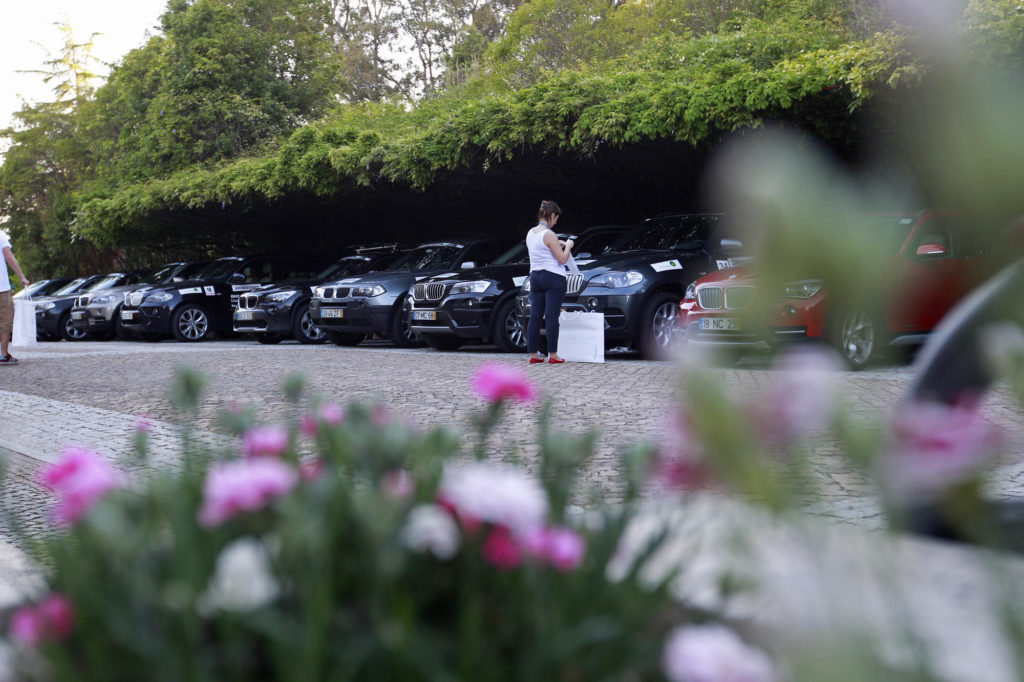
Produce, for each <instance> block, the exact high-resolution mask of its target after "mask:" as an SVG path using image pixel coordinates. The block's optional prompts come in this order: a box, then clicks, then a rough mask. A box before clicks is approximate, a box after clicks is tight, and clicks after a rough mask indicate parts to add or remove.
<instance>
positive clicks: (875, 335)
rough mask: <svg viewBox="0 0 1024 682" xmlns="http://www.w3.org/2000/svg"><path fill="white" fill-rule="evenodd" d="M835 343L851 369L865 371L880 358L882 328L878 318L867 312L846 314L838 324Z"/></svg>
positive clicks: (834, 335)
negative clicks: (872, 362) (873, 361)
mask: <svg viewBox="0 0 1024 682" xmlns="http://www.w3.org/2000/svg"><path fill="white" fill-rule="evenodd" d="M833 342H834V344H835V346H836V348H838V349H839V354H840V355H842V356H843V360H845V361H846V364H847V365H848V366H849V367H850V369H855V370H859V369H864V368H865V367H867V366H868V365H869V364H870V363H871V361H872V360H875V359H877V358H878V355H879V351H880V349H881V346H882V327H881V325H880V324H879V322H878V318H877V317H876V316H875V315H873V314H871V313H870V312H867V311H865V310H859V309H857V310H852V311H850V312H847V313H844V314H843V315H841V316H840V317H839V319H838V320H837V322H836V326H835V330H834V332H833Z"/></svg>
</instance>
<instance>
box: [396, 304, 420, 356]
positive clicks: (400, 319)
mask: <svg viewBox="0 0 1024 682" xmlns="http://www.w3.org/2000/svg"><path fill="white" fill-rule="evenodd" d="M388 328H389V329H388V338H389V339H390V340H391V343H393V344H395V345H396V346H397V347H399V348H415V347H416V346H422V345H423V341H422V340H421V339H420V338H419V337H418V336H416V333H415V332H413V330H412V323H411V321H410V320H409V306H408V304H407V303H406V302H405V301H404V300H403V301H402V302H401V303H400V304H398V305H396V306H395V309H394V310H392V311H391V324H389V325H388Z"/></svg>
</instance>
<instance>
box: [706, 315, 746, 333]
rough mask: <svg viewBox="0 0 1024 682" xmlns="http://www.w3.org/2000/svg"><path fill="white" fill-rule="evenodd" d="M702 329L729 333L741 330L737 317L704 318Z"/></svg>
mask: <svg viewBox="0 0 1024 682" xmlns="http://www.w3.org/2000/svg"><path fill="white" fill-rule="evenodd" d="M700 328H701V329H704V330H707V331H729V332H737V331H739V330H740V321H739V319H738V318H735V317H702V318H700Z"/></svg>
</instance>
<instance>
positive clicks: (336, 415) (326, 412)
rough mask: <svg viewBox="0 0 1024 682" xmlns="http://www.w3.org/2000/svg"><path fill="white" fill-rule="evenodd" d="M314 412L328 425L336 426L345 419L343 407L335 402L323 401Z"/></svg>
mask: <svg viewBox="0 0 1024 682" xmlns="http://www.w3.org/2000/svg"><path fill="white" fill-rule="evenodd" d="M316 413H317V416H318V417H320V419H323V420H324V422H325V423H326V424H327V425H328V426H337V425H338V424H340V423H341V422H342V421H344V420H345V408H343V407H342V406H341V405H339V404H337V403H323V404H322V405H320V406H319V407H318V408H317V410H316Z"/></svg>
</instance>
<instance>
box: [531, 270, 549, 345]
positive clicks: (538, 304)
mask: <svg viewBox="0 0 1024 682" xmlns="http://www.w3.org/2000/svg"><path fill="white" fill-rule="evenodd" d="M541 272H542V271H540V270H535V271H534V272H531V273H530V322H529V324H527V325H526V350H527V352H528V353H529V354H530V356H531V357H534V358H539V357H540V325H541V321H542V320H543V319H544V302H545V298H544V284H543V282H542V281H541V279H542V278H541V277H540V276H539V274H540V273H541ZM535 275H538V276H535Z"/></svg>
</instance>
